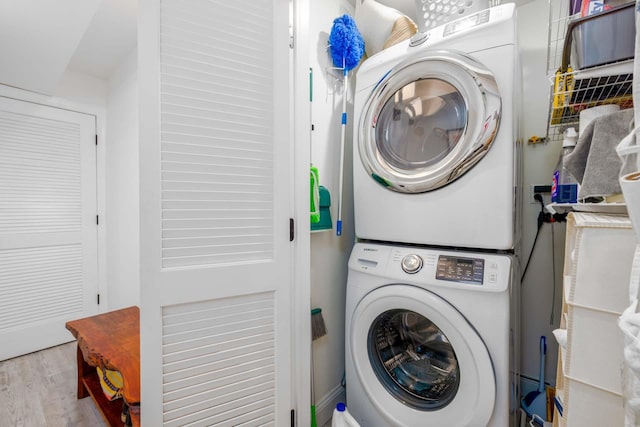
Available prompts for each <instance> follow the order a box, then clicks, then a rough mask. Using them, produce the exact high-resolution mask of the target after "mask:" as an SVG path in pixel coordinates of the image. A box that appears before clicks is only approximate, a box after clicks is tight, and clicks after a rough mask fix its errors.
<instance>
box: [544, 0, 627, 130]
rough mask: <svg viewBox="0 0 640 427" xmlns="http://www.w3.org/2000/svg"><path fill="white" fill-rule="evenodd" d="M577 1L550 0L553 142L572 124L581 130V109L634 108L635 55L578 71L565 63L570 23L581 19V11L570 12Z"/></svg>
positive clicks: (550, 72) (549, 58) (549, 122)
mask: <svg viewBox="0 0 640 427" xmlns="http://www.w3.org/2000/svg"><path fill="white" fill-rule="evenodd" d="M576 1H577V0H549V29H548V30H549V35H548V37H549V49H548V53H547V73H548V76H549V81H550V100H549V121H548V128H547V138H548V141H550V142H553V141H561V140H562V135H563V133H564V131H565V129H566V128H568V127H574V128H576V130H577V129H578V124H579V118H580V111H582V110H584V109H586V108H591V107H596V106H599V105H607V104H617V105H618V106H620V109H626V108H631V107H633V96H632V86H633V58H631V59H627V60H623V61H617V62H613V63H608V64H604V65H599V66H596V67H590V68H586V69H583V70H575V71H574V70H571V68H569V67H567V64H566V63H565V64H563V54H565V55H566V52H563V51H564V45H565V38H566V36H567V28H568V25H569V23H570V22H571V20H575V19H578V18H580V15H579V14H574V15H571V14H570V11H571V10H577V8H573V7H571V6H572V2H576ZM567 57H568V56H567ZM565 62H566V58H565Z"/></svg>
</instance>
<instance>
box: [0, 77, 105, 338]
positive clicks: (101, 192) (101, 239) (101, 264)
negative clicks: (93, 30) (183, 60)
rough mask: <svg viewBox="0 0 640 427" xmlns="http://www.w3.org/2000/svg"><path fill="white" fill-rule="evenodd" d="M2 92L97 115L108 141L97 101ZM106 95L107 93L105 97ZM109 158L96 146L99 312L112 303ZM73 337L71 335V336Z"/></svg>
mask: <svg viewBox="0 0 640 427" xmlns="http://www.w3.org/2000/svg"><path fill="white" fill-rule="evenodd" d="M0 96H3V97H5V98H10V99H15V100H17V101H23V102H30V103H33V104H40V105H44V106H47V107H53V108H59V109H61V110H68V111H72V112H75V113H80V114H87V115H90V116H94V118H95V122H96V134H97V135H98V141H105V140H106V139H105V115H106V112H105V108H104V107H99V106H96V105H91V104H86V103H82V102H77V101H73V100H71V99H68V98H62V97H58V96H47V95H44V94H40V93H36V92H31V91H28V90H24V89H19V88H15V87H11V86H6V85H3V84H0ZM105 98H106V97H105ZM105 190H106V159H105V144H104V143H102V144H100V143H99V144H98V147H97V149H96V197H97V203H98V206H97V212H98V215H99V217H100V223H99V224H98V234H97V251H98V271H97V278H98V283H97V291H98V293H99V294H100V304H98V312H99V313H103V312H105V311H107V308H108V306H109V304H108V303H109V292H108V288H107V281H106V265H107V256H106V254H107V251H106V231H107V230H106V223H107V221H106V215H105V212H106V210H105V208H106V194H105ZM69 338H70V339H69V341H71V336H69Z"/></svg>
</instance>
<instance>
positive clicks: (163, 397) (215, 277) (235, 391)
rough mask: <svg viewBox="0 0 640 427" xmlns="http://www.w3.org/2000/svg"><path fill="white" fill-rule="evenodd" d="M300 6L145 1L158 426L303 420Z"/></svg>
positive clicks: (145, 229)
mask: <svg viewBox="0 0 640 427" xmlns="http://www.w3.org/2000/svg"><path fill="white" fill-rule="evenodd" d="M288 3H289V2H288V1H287V0H254V1H251V2H233V1H224V0H160V1H157V0H142V1H140V3H139V7H138V12H139V39H138V52H139V76H140V77H139V79H138V80H139V85H140V91H141V92H140V108H141V110H140V146H141V148H140V195H141V206H140V214H141V226H140V233H141V245H140V247H141V381H142V399H141V400H142V422H143V425H145V426H159V425H166V426H183V425H194V426H196V425H197V426H200V425H202V426H210V425H215V426H254V425H255V426H257V425H265V426H267V425H270V426H279V427H280V426H287V425H289V424H290V421H289V420H290V416H291V415H290V411H291V409H292V403H291V401H292V396H291V370H292V363H291V362H292V360H291V353H292V352H291V333H292V328H293V325H292V323H293V322H292V314H291V313H292V307H291V306H292V294H293V289H292V279H291V277H292V265H291V259H292V244H291V243H290V242H289V218H290V216H291V211H292V209H293V207H292V201H291V197H292V183H291V179H290V176H291V170H292V165H291V153H292V144H291V143H290V132H291V124H290V113H291V112H290V108H289V104H290V102H289V99H290V71H289V70H290V49H289V41H288V5H289V4H288Z"/></svg>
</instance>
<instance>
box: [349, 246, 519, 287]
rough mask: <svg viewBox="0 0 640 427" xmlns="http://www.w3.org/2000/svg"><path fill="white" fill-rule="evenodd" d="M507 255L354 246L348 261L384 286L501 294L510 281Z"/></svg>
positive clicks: (416, 248)
mask: <svg viewBox="0 0 640 427" xmlns="http://www.w3.org/2000/svg"><path fill="white" fill-rule="evenodd" d="M512 265H513V259H512V256H511V255H507V254H494V253H483V252H469V251H462V250H458V251H455V250H446V249H434V248H422V247H415V246H395V245H394V246H392V245H383V244H376V243H357V244H356V245H355V246H354V248H353V251H352V253H351V257H350V259H349V270H350V273H355V272H358V273H359V274H360V273H362V274H366V275H370V276H375V277H379V278H384V279H385V281H387V282H388V283H409V284H416V285H418V286H426V285H429V286H439V287H444V288H457V289H473V290H474V291H477V292H502V291H504V290H506V289H508V288H509V286H510V281H511V278H512Z"/></svg>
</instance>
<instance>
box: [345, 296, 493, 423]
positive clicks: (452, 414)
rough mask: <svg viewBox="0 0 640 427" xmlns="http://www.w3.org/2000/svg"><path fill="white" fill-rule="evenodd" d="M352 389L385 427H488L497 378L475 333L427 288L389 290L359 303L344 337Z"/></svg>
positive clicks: (458, 315)
mask: <svg viewBox="0 0 640 427" xmlns="http://www.w3.org/2000/svg"><path fill="white" fill-rule="evenodd" d="M347 346H348V349H347V354H348V355H349V357H350V362H351V363H352V366H353V372H351V373H349V374H348V375H353V376H351V377H348V378H347V382H348V383H349V382H350V381H353V382H356V381H357V384H359V386H358V387H357V388H356V390H357V391H356V392H357V393H363V394H364V395H365V396H366V397H367V398H368V399H369V400H370V401H371V402H372V405H373V407H375V408H376V411H377V412H379V414H380V415H381V416H383V417H384V418H385V419H386V421H387V423H388V424H390V425H397V426H417V425H434V426H441V425H442V426H444V425H451V426H458V425H461V426H462V425H486V424H487V423H488V421H489V419H490V418H491V414H492V413H493V410H494V407H495V399H496V377H495V374H494V370H493V364H492V361H491V357H490V356H489V351H488V350H487V347H486V346H485V344H484V341H482V339H481V338H480V336H479V335H478V332H477V331H476V330H475V329H474V327H473V326H472V325H471V324H470V323H469V321H468V320H467V319H466V318H465V316H463V315H462V314H461V313H460V312H459V311H458V310H457V309H456V308H455V307H454V306H453V305H451V304H450V303H449V302H447V301H446V300H444V299H443V298H442V297H440V296H438V295H436V294H435V293H433V292H430V291H428V290H426V289H424V288H420V287H417V286H411V285H404V284H390V285H386V286H381V287H379V288H376V289H374V290H372V291H371V292H369V293H368V294H366V295H365V296H363V297H362V299H361V300H360V301H359V302H358V304H357V306H356V308H355V310H354V312H353V315H352V317H351V322H350V324H349V331H348V337H347Z"/></svg>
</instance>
